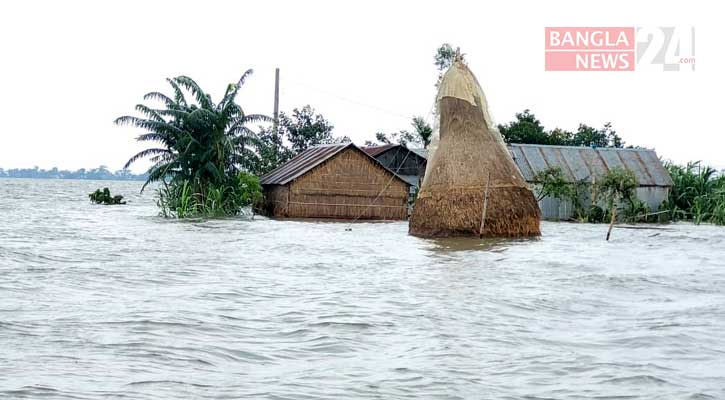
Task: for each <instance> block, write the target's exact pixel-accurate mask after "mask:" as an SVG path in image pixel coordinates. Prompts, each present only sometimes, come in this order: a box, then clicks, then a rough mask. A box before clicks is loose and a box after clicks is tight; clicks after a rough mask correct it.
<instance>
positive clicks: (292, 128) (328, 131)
mask: <svg viewBox="0 0 725 400" xmlns="http://www.w3.org/2000/svg"><path fill="white" fill-rule="evenodd" d="M333 128H334V126H333V125H332V124H331V123H330V122H329V121H328V120H326V119H325V118H324V117H323V116H322V115H321V114H315V110H314V109H313V108H312V107H311V106H310V105H309V104H308V105H306V106H304V107H302V109H301V110H300V109H297V108H295V109H294V110H292V114H291V115H288V114H286V113H284V112H283V113H280V116H279V132H280V134H281V135H282V136H284V137H285V138H286V139H287V141H288V142H289V143H290V145H291V150H292V152H293V153H295V154H297V153H299V152H301V151H304V150H306V149H308V148H309V147H312V146H317V145H320V144H330V143H337V142H339V141H340V140H341V139H335V138H334V137H333V136H332V129H333Z"/></svg>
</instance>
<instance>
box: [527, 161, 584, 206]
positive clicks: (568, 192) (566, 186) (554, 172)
mask: <svg viewBox="0 0 725 400" xmlns="http://www.w3.org/2000/svg"><path fill="white" fill-rule="evenodd" d="M534 182H536V183H538V184H539V185H540V189H539V196H538V197H537V199H536V200H537V201H540V200H541V199H543V198H544V197H547V196H548V197H553V198H555V199H559V200H566V199H570V198H571V197H573V196H574V195H575V190H574V188H573V186H572V185H571V184H570V183H569V182H567V180H566V177H565V176H564V172H562V170H561V168H559V167H549V168H547V169H545V170H543V171H540V172H538V173H537V174H536V175H534Z"/></svg>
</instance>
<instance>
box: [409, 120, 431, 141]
mask: <svg viewBox="0 0 725 400" xmlns="http://www.w3.org/2000/svg"><path fill="white" fill-rule="evenodd" d="M411 125H413V131H414V132H415V133H416V135H417V137H418V138H419V141H420V143H422V144H423V148H428V145H429V144H430V141H431V139H432V138H433V128H431V126H430V124H429V123H427V122H425V120H424V119H423V117H421V116H418V117H413V122H412V123H411Z"/></svg>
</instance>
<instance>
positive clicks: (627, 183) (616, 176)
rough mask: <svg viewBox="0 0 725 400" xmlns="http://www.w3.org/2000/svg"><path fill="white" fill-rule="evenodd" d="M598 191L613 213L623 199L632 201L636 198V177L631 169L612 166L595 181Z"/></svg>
mask: <svg viewBox="0 0 725 400" xmlns="http://www.w3.org/2000/svg"><path fill="white" fill-rule="evenodd" d="M597 185H598V186H599V192H600V193H601V195H602V196H604V199H605V200H606V201H607V204H608V208H609V212H610V213H612V214H613V213H614V212H615V211H614V210H615V209H616V208H617V207H619V206H620V205H621V204H622V202H623V201H628V202H630V203H632V202H633V201H634V200H636V198H637V197H636V195H635V191H636V189H637V177H635V176H634V173H633V172H632V171H629V170H626V169H624V168H613V169H612V170H610V171H609V172H608V173H607V174H606V175H604V176H603V177H602V178H600V180H599V182H598V183H597Z"/></svg>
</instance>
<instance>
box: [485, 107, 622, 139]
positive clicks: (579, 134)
mask: <svg viewBox="0 0 725 400" xmlns="http://www.w3.org/2000/svg"><path fill="white" fill-rule="evenodd" d="M498 129H499V131H500V132H501V136H503V140H504V141H505V142H506V143H527V144H549V145H556V146H586V147H620V148H621V147H624V141H623V140H622V138H621V137H619V135H617V132H616V131H615V130H614V129H613V128H612V124H611V122H607V123H606V124H604V126H603V127H602V128H600V129H597V128H593V127H591V126H589V125H587V124H579V127H578V128H577V130H576V131H575V132H571V131H567V130H565V129H560V128H555V129H553V130H546V129H545V128H544V126H543V125H542V124H541V122H540V121H539V120H538V119H536V116H535V115H534V114H532V113H531V111H529V110H524V111H523V112H520V113H517V114H516V119H515V120H514V121H511V122H509V123H507V124H504V125H499V126H498ZM630 147H631V146H630Z"/></svg>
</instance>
